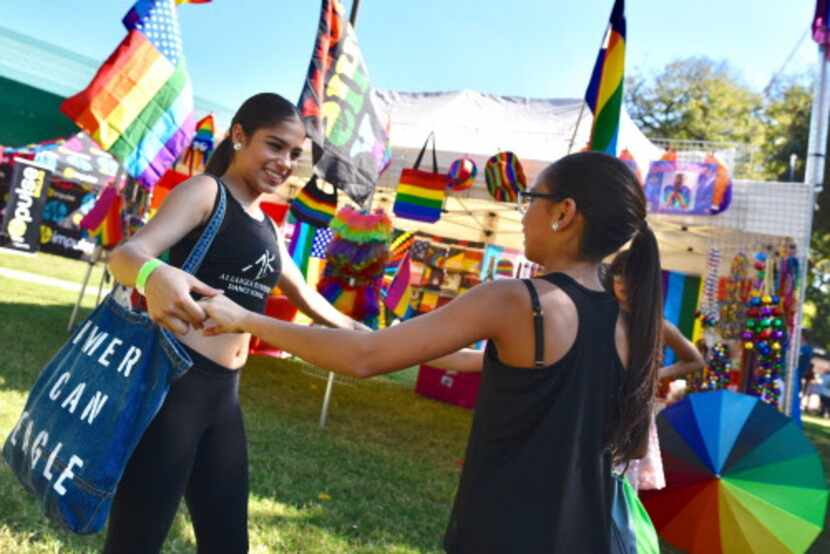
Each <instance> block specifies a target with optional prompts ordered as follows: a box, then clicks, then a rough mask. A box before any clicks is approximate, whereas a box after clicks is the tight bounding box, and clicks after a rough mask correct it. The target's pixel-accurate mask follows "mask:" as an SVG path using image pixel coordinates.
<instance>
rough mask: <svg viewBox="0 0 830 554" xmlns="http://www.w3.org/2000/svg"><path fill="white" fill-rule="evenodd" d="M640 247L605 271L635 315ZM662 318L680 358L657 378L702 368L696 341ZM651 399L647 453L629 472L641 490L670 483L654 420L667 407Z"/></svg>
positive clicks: (625, 309) (665, 335)
mask: <svg viewBox="0 0 830 554" xmlns="http://www.w3.org/2000/svg"><path fill="white" fill-rule="evenodd" d="M638 248H642V243H640V242H639V239H638V238H635V239H634V241H633V242H632V245H631V249H630V250H623V251H622V252H620V253H618V254H617V255H616V256H615V257H614V260H613V261H612V262H611V264H610V265H609V266H608V270H607V271H606V274H605V288H606V289H607V290H609V291H612V292H613V293H614V296H615V297H616V298H617V301H618V302H619V303H620V308H621V309H622V313H623V315H624V316H626V317H629V318H631V317H633V316H631V315H630V314H632V307H634V306H636V305H637V304H636V303H635V302H634V301H633V300H631V298H633V296H630V295H629V291H635V290H638V289H639V288H640V286H641V284H642V283H641V281H640V280H639V279H640V278H641V276H640V275H639V274H638V271H637V268H636V263H637V257H636V254H635V252H636V251H637V249H638ZM661 322H662V323H661V329H660V334H661V340H662V343H663V344H665V345H666V346H668V347H669V348H671V349H672V350H673V351H674V353H675V355H676V356H677V359H678V361H677V362H675V363H674V364H671V365H669V366H664V367H659V369H658V370H657V373H656V376H655V378H656V380H657V381H661V380H664V379H665V380H673V379H678V378H680V377H683V376H684V375H689V374H690V373H695V372H698V371H702V370H703V366H704V362H703V356H702V355H701V354H700V352H699V351H698V349H697V348H695V345H694V344H692V342H691V341H690V340H689V339H687V338H686V337H684V336H683V334H682V333H681V332H680V330H679V329H678V328H677V327H675V326H674V325H673V324H672V323H671V322H669V321H666V320H665V319H662V318H661ZM658 365H659V364H658ZM631 401H632V402H635V401H636V402H644V401H645V400H644V399H643V398H642V397H641V396H632V397H631ZM651 402H653V404H654V406H653V408H652V413H651V418H650V422H649V430H648V438H647V446H646V447H645V448H644V449H643V451H642V454H643V455H642V456H641V457H640V459H634V460H631V463H630V465H629V466H628V468H627V469H626V472H625V474H626V477H628V478H629V480H630V481H631V484H632V485H633V486H634V487H635V488H636V489H638V490H650V489H662V488H663V487H665V486H666V478H665V475H664V474H663V462H662V459H661V456H660V444H659V442H658V438H657V428H656V425H655V422H654V418H655V416H656V415H657V413H659V412H660V410H662V409H663V407H665V404H664V403H663V402H662V401H661V400H660V399H658V398H656V397H655V398H653V399H651Z"/></svg>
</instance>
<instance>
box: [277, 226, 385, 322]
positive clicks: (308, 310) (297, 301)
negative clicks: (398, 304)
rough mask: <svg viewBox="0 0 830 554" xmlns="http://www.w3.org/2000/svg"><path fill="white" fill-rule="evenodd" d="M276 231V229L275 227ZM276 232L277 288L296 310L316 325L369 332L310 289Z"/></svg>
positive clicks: (280, 234) (278, 233)
mask: <svg viewBox="0 0 830 554" xmlns="http://www.w3.org/2000/svg"><path fill="white" fill-rule="evenodd" d="M275 229H276V227H275ZM276 231H277V245H278V248H279V252H280V261H281V264H282V273H281V274H280V280H279V283H278V284H277V286H279V288H280V290H281V291H282V292H283V293H284V294H285V296H286V297H288V300H290V301H291V303H292V304H294V305H295V306H296V307H297V309H299V310H300V311H301V312H303V313H304V314H306V315H307V316H308V317H310V318H311V319H313V320H314V321H315V322H316V323H320V324H323V325H327V326H329V327H336V328H338V329H356V330H362V331H370V330H371V329H369V328H368V327H366V326H365V325H363V324H362V323H360V322H357V321H355V320H353V319H352V318H350V317H349V316H347V315H345V314H343V313H342V312H340V311H338V310H337V308H335V307H334V306H332V305H331V304H330V303H329V301H328V300H326V299H325V298H324V297H323V295H321V294H320V293H319V292H317V291H316V290H315V289H313V288H311V287H310V286H309V285H308V283H307V282H306V280H305V279H304V278H303V274H302V273H301V272H300V269H299V268H298V267H297V264H295V263H294V259H293V258H291V254H289V253H288V248H286V246H285V240H283V238H282V233H281V232H280V231H279V229H276Z"/></svg>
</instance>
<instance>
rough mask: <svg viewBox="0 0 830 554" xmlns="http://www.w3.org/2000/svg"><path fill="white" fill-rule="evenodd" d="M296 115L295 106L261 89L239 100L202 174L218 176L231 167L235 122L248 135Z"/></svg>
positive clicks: (296, 116) (297, 117)
mask: <svg viewBox="0 0 830 554" xmlns="http://www.w3.org/2000/svg"><path fill="white" fill-rule="evenodd" d="M299 118H300V114H299V112H298V111H297V107H296V106H295V105H294V104H292V103H291V102H290V101H288V100H286V99H285V98H283V97H282V96H280V95H279V94H275V93H273V92H262V93H259V94H255V95H254V96H251V97H250V98H248V99H247V100H245V102H243V103H242V105H241V106H240V107H239V109H238V110H237V111H236V114H235V115H234V116H233V120H231V126H230V129H229V130H228V135H227V136H226V137H225V138H224V139H222V141H221V142H220V143H219V146H217V147H216V148H215V149H214V151H213V154H212V155H211V156H210V159H209V160H208V163H207V166H206V167H205V173H210V174H211V175H215V176H217V177H221V176H222V175H224V174H225V172H226V171H227V170H228V168H229V167H230V165H231V161H232V160H233V140H232V139H231V136H230V134H231V130H232V129H233V127H234V125H236V124H237V123H238V124H239V125H240V127H242V130H243V131H245V134H246V135H247V136H249V137H250V136H252V135H253V134H254V133H255V132H256V131H257V129H262V128H263V127H272V126H274V125H277V124H278V123H281V122H283V121H286V120H289V119H299Z"/></svg>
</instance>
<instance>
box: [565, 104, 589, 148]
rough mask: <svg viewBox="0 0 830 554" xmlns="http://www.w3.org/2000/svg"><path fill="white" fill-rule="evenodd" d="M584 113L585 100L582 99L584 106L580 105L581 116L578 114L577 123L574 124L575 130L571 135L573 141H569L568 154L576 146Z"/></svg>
mask: <svg viewBox="0 0 830 554" xmlns="http://www.w3.org/2000/svg"><path fill="white" fill-rule="evenodd" d="M584 113H585V101H584V100H583V101H582V106H580V107H579V116H577V118H576V125H574V132H573V134H572V135H571V142H570V143H568V154H570V153H571V151H572V150H573V148H574V141H575V140H576V133H577V132H578V131H579V124H580V123H582V114H584Z"/></svg>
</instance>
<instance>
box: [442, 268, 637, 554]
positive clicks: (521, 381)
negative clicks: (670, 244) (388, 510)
mask: <svg viewBox="0 0 830 554" xmlns="http://www.w3.org/2000/svg"><path fill="white" fill-rule="evenodd" d="M542 278H543V279H545V280H546V281H548V282H550V283H552V284H554V285H556V286H557V287H559V288H560V289H561V290H562V291H563V292H565V294H567V295H568V296H569V297H570V298H571V300H572V301H573V303H574V304H575V306H576V310H577V314H578V317H579V328H578V331H577V335H576V340H575V341H574V344H573V347H572V348H571V349H570V350H569V351H568V353H567V354H565V356H564V357H563V358H562V359H560V360H559V361H557V362H556V363H554V364H552V365H550V366H544V362H543V361H542V360H543V359H544V350H543V349H544V340H543V332H544V331H543V325H544V322H543V319H542V312H541V308H540V307H539V299H538V296H537V295H536V290H535V288H533V286H532V284H531V283H530V281H525V284H526V285H528V289H529V291H530V294H531V300H532V302H533V306H534V327H535V331H536V332H535V341H536V354H535V360H536V367H535V368H516V367H511V366H508V365H506V364H504V363H502V362H501V361H500V360H499V357H498V352H497V349H496V346H495V343H493V342H492V341H490V342H489V343H488V345H487V349H486V351H485V356H484V368H483V375H482V379H481V388H480V389H479V394H478V402H477V404H476V410H475V416H474V418H473V426H472V430H471V432H470V439H469V443H468V445H467V453H466V457H465V460H464V469H463V472H462V474H461V482H460V484H459V488H458V493H457V495H456V498H455V505H454V506H453V510H452V515H451V517H450V523H449V528H448V529H447V534H446V537H445V540H444V545H445V548H446V549H447V551H448V552H450V553H475V554H486V553H498V554H505V553H521V554H534V553H539V554H541V553H545V554H549V553H563V554H571V553H579V554H593V553H596V554H600V553H602V554H607V553H608V552H609V551H610V548H611V546H610V529H611V500H612V493H613V481H612V479H613V478H612V476H611V456H610V453H609V451H608V449H607V447H606V437H607V425H608V421H609V417H611V414H610V413H609V410H611V409H613V408H614V407H615V405H616V404H615V403H616V402H617V398H618V397H619V396H618V394H619V386H620V378H621V374H622V371H623V367H622V362H620V359H619V355H618V354H617V351H616V345H615V341H614V329H615V325H616V322H617V314H618V309H619V308H618V305H617V302H616V300H615V299H614V297H613V296H612V295H610V294H608V293H607V292H598V291H592V290H589V289H586V288H585V287H583V286H582V285H580V284H579V283H577V282H576V281H574V280H573V279H572V278H571V277H568V276H567V275H565V274H562V273H554V274H550V275H545V276H544V277H542Z"/></svg>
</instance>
